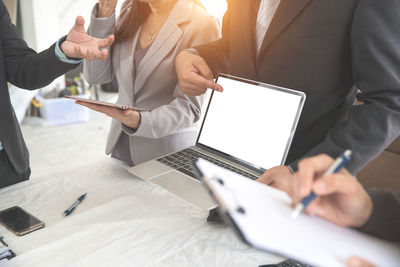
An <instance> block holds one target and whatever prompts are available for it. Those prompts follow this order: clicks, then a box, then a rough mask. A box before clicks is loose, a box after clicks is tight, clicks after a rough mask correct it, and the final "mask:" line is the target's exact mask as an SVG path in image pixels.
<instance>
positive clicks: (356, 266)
mask: <svg viewBox="0 0 400 267" xmlns="http://www.w3.org/2000/svg"><path fill="white" fill-rule="evenodd" d="M346 265H347V267H375V265H373V264H372V263H370V262H367V261H365V260H363V259H360V258H357V257H351V258H350V259H349V260H348V261H347V264H346Z"/></svg>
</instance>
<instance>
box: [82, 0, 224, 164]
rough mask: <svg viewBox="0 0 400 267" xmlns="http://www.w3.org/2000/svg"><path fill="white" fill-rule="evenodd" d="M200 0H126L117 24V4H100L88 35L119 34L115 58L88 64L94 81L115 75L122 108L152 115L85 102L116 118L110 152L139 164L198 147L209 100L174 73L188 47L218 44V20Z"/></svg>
mask: <svg viewBox="0 0 400 267" xmlns="http://www.w3.org/2000/svg"><path fill="white" fill-rule="evenodd" d="M196 2H197V1H193V0H139V1H138V0H127V1H125V2H124V3H123V5H122V8H121V14H120V16H119V18H118V21H116V18H115V12H114V10H115V6H116V3H117V0H100V1H99V3H98V4H96V6H95V7H94V9H93V11H92V18H91V23H90V26H89V28H88V33H89V34H91V35H92V36H95V37H102V38H103V37H106V36H109V35H110V34H115V37H116V42H115V44H114V45H113V47H112V48H111V50H110V53H111V56H110V57H109V58H108V59H107V60H105V61H103V62H101V61H99V60H93V61H85V62H84V74H85V78H86V79H87V81H88V82H89V83H91V84H104V83H108V82H110V81H112V79H113V78H114V77H115V78H116V80H117V82H118V89H119V94H118V100H117V103H118V104H122V105H130V106H135V107H140V108H146V109H149V110H150V111H146V112H140V113H139V112H137V111H120V110H118V109H115V108H108V107H101V106H96V105H89V104H85V103H80V102H78V103H79V104H82V105H85V106H87V107H89V108H92V109H94V110H96V111H99V112H103V113H105V114H107V115H108V116H111V117H112V118H113V120H112V124H111V129H110V132H109V136H108V140H107V146H106V153H107V154H110V153H111V156H112V157H114V158H117V159H119V160H122V161H124V162H126V163H128V165H130V166H133V165H135V164H139V163H141V162H144V161H148V160H150V159H154V158H156V157H159V156H162V155H165V154H168V153H172V152H175V151H178V150H181V149H183V148H186V147H188V146H191V145H193V144H194V142H195V138H196V130H197V127H196V125H195V123H196V122H197V121H198V120H199V118H200V111H201V105H202V100H203V98H202V97H199V96H189V95H186V94H183V93H182V92H181V90H180V88H179V85H178V79H177V76H176V72H175V68H174V60H175V57H176V55H177V54H178V53H179V52H180V51H181V50H183V49H186V48H189V47H193V46H196V45H199V44H203V43H207V42H210V41H214V40H216V39H218V37H219V35H220V34H219V23H218V21H217V20H216V19H215V18H214V17H212V16H209V15H208V14H207V13H206V11H205V9H204V8H203V7H202V6H201V4H198V3H196Z"/></svg>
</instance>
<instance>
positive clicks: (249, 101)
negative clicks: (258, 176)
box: [197, 75, 305, 170]
mask: <svg viewBox="0 0 400 267" xmlns="http://www.w3.org/2000/svg"><path fill="white" fill-rule="evenodd" d="M218 83H219V84H220V85H221V86H222V87H223V88H224V91H223V92H222V93H220V92H213V93H212V96H211V98H210V102H209V105H208V109H207V112H206V114H205V116H204V120H203V125H202V128H201V130H200V133H199V136H198V140H197V146H199V147H202V148H204V149H206V150H211V151H216V152H219V154H222V156H224V157H226V156H228V158H229V159H233V160H234V161H239V162H241V163H246V164H247V165H250V167H255V168H256V169H258V170H260V169H261V170H262V169H264V170H267V169H269V168H271V167H274V166H278V165H282V164H284V162H285V159H286V156H287V153H288V150H289V147H290V143H291V141H292V138H293V135H294V132H295V129H296V126H297V122H298V119H299V117H300V113H301V110H302V107H303V104H304V101H305V94H304V93H302V92H298V91H294V90H290V89H285V88H281V87H276V86H272V85H267V84H261V83H258V82H252V81H248V80H243V79H239V78H236V77H231V76H228V75H221V76H219V77H218Z"/></svg>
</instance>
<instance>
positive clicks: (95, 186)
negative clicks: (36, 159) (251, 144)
mask: <svg viewBox="0 0 400 267" xmlns="http://www.w3.org/2000/svg"><path fill="white" fill-rule="evenodd" d="M82 153H84V152H82ZM63 169H65V168H63ZM67 169H68V168H67ZM85 192H87V193H88V195H87V198H86V199H85V200H84V201H83V202H82V203H81V204H80V205H79V206H78V207H77V209H76V210H75V211H74V213H73V214H72V215H71V216H68V217H63V216H62V212H63V211H64V210H65V209H66V208H67V207H68V206H69V205H71V204H72V203H73V202H74V201H75V200H76V198H77V197H78V196H80V195H81V194H82V193H85ZM0 196H1V202H0V209H5V208H7V207H10V206H13V205H19V206H21V207H23V208H24V209H26V210H27V211H29V212H31V213H32V214H33V215H35V216H37V217H38V218H39V219H41V220H43V221H44V222H45V223H46V226H45V228H44V229H41V230H38V231H36V232H33V233H30V234H28V235H25V236H22V237H17V236H15V235H14V234H12V233H11V232H10V231H8V230H6V229H5V228H4V227H2V226H0V234H1V235H3V236H4V238H5V241H6V242H8V244H9V245H10V247H12V249H13V250H14V251H15V253H16V254H17V255H18V256H17V257H16V258H14V259H13V260H12V264H13V265H14V266H41V267H42V266H113V267H116V266H230V267H232V266H241V267H243V266H252V267H256V266H258V265H260V264H267V263H276V262H279V261H280V260H281V258H279V257H276V256H273V255H268V254H265V253H262V252H259V251H256V250H254V249H251V248H249V247H248V246H246V245H244V244H243V243H241V242H240V241H239V240H238V239H237V238H236V236H234V234H233V233H232V232H231V230H230V229H229V228H226V227H224V226H221V225H210V224H208V223H207V222H206V216H207V212H205V211H202V210H200V209H197V208H195V207H192V206H191V205H189V204H187V203H185V202H184V201H182V200H180V199H178V198H176V197H174V196H172V195H170V194H169V193H168V192H166V191H164V190H163V189H161V188H158V187H156V186H154V185H151V184H149V183H147V182H144V181H141V180H139V179H137V178H136V177H134V176H133V175H131V174H129V173H128V172H127V171H125V170H124V169H121V168H119V167H117V166H116V165H114V163H112V162H111V160H110V159H109V158H107V157H106V156H104V155H99V156H98V159H97V158H96V159H95V160H94V159H93V158H92V160H91V161H90V162H89V163H87V164H81V166H77V167H74V168H73V169H69V170H63V171H61V172H59V173H57V172H52V174H51V175H49V176H45V175H44V176H43V177H40V179H39V178H38V177H35V179H32V180H30V181H28V182H24V183H20V184H17V185H13V186H10V187H8V188H3V189H1V190H0Z"/></svg>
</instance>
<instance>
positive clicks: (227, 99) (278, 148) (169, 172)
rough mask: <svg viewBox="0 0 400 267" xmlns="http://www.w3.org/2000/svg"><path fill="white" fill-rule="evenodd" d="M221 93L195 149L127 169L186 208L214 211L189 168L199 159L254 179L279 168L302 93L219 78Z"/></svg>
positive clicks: (212, 101) (211, 106)
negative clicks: (192, 207)
mask: <svg viewBox="0 0 400 267" xmlns="http://www.w3.org/2000/svg"><path fill="white" fill-rule="evenodd" d="M217 82H218V83H219V84H220V85H221V86H222V87H223V88H224V91H223V92H222V93H221V92H215V91H213V92H212V94H211V96H210V98H209V101H208V105H207V109H206V112H205V114H204V118H203V121H202V125H201V128H200V131H199V134H198V137H197V141H196V144H195V146H192V147H189V148H186V149H184V150H181V151H178V152H175V153H171V154H168V155H165V156H163V157H159V158H157V159H154V160H150V161H147V162H144V163H142V164H139V165H136V166H134V167H131V168H129V169H128V171H129V172H130V173H132V174H134V175H135V176H137V177H139V178H140V179H143V180H146V181H149V182H151V183H153V184H156V185H158V186H160V187H162V188H164V189H166V190H167V191H169V192H171V193H172V194H174V195H176V196H178V197H180V198H182V199H184V200H186V201H188V202H189V203H191V204H193V205H195V206H197V207H199V208H202V209H205V210H208V209H211V208H213V207H215V206H216V204H215V202H214V201H213V200H212V199H211V197H210V195H209V194H208V192H206V191H205V189H204V187H203V186H202V184H201V181H200V180H199V178H198V175H197V173H196V170H195V167H194V166H193V162H195V161H197V159H198V158H204V159H206V160H208V161H210V162H213V163H214V164H216V165H218V166H222V167H224V168H227V169H229V170H231V171H234V172H237V173H239V174H241V175H244V176H246V177H248V178H250V179H257V178H258V177H259V176H260V175H261V174H263V173H264V172H265V171H266V170H267V169H269V168H271V167H274V166H278V165H283V164H284V163H285V160H286V156H287V154H288V151H289V148H290V144H291V142H292V139H293V136H294V133H295V130H296V126H297V123H298V121H299V118H300V114H301V111H302V109H303V105H304V102H305V99H306V96H305V94H304V93H303V92H299V91H295V90H292V89H288V88H282V87H278V86H274V85H269V84H265V83H260V82H256V81H251V80H246V79H242V78H238V77H234V76H230V75H227V74H220V75H219V76H218V77H217Z"/></svg>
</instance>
